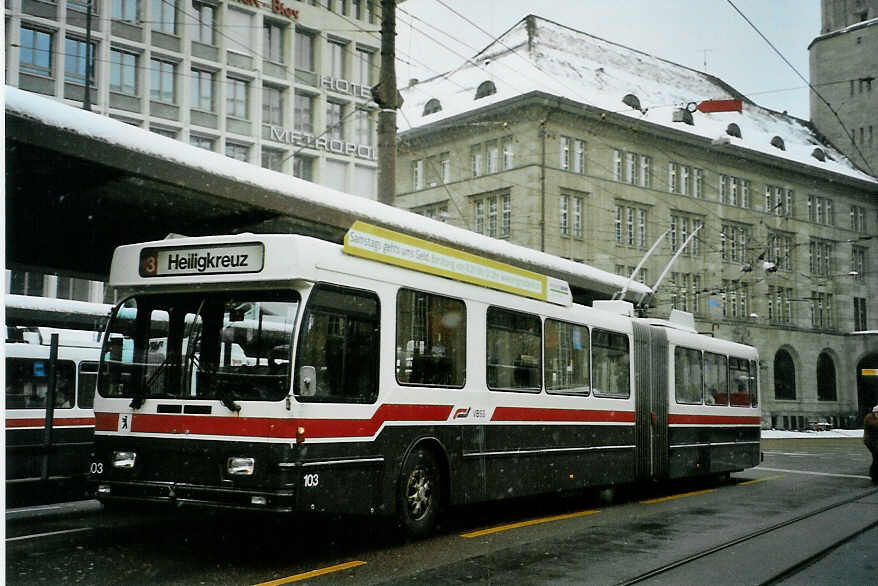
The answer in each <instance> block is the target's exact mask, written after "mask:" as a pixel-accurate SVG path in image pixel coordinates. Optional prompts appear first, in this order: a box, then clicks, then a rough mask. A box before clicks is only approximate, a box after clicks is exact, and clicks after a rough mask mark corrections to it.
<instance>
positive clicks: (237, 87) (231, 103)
mask: <svg viewBox="0 0 878 586" xmlns="http://www.w3.org/2000/svg"><path fill="white" fill-rule="evenodd" d="M249 90H250V83H249V82H247V81H245V80H243V79H236V78H234V77H229V78H228V80H227V82H226V116H232V117H234V118H241V119H243V120H247V119H249V118H250V104H249V93H250V92H249Z"/></svg>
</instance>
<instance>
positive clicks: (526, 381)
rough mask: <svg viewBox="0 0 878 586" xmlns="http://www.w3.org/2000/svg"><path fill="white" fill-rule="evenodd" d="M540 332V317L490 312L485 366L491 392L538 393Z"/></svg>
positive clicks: (495, 309)
mask: <svg viewBox="0 0 878 586" xmlns="http://www.w3.org/2000/svg"><path fill="white" fill-rule="evenodd" d="M541 330H542V324H541V323H540V318H539V316H536V315H530V314H526V313H520V312H517V311H510V310H507V309H500V308H498V307H489V308H488V315H487V332H486V334H487V356H486V361H485V362H486V365H487V375H488V381H487V382H488V388H489V389H491V390H509V391H531V392H539V390H540V387H541V382H540V381H541V380H542V373H541V370H542V369H541V362H542V351H541V348H542V332H541Z"/></svg>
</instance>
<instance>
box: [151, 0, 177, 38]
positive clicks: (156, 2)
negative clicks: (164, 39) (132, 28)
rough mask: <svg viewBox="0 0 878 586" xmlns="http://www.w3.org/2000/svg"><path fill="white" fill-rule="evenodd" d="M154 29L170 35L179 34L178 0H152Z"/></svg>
mask: <svg viewBox="0 0 878 586" xmlns="http://www.w3.org/2000/svg"><path fill="white" fill-rule="evenodd" d="M150 18H151V20H152V30H154V31H157V32H160V33H165V34H168V35H174V34H177V2H176V0H152V4H151V15H150Z"/></svg>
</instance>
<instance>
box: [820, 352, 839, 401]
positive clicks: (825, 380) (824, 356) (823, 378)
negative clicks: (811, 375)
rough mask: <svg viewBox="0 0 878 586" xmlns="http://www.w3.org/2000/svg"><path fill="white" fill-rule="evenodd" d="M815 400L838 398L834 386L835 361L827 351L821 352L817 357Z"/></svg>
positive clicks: (834, 399) (833, 399)
mask: <svg viewBox="0 0 878 586" xmlns="http://www.w3.org/2000/svg"><path fill="white" fill-rule="evenodd" d="M817 400H818V401H836V400H838V393H837V392H836V388H835V361H834V360H833V359H832V356H830V355H829V353H828V352H821V353H820V356H819V357H818V358H817Z"/></svg>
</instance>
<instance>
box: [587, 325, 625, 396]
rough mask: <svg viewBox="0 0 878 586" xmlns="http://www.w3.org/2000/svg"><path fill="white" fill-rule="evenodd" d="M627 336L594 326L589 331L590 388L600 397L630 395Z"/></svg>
mask: <svg viewBox="0 0 878 586" xmlns="http://www.w3.org/2000/svg"><path fill="white" fill-rule="evenodd" d="M629 363H630V351H629V348H628V336H626V335H625V334H619V333H616V332H610V331H607V330H601V329H598V328H594V329H593V330H592V332H591V364H592V383H591V384H592V389H593V391H594V394H595V395H597V396H601V397H618V398H625V397H628V396H629V395H630V392H631V389H630V382H629V379H630V366H629Z"/></svg>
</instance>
